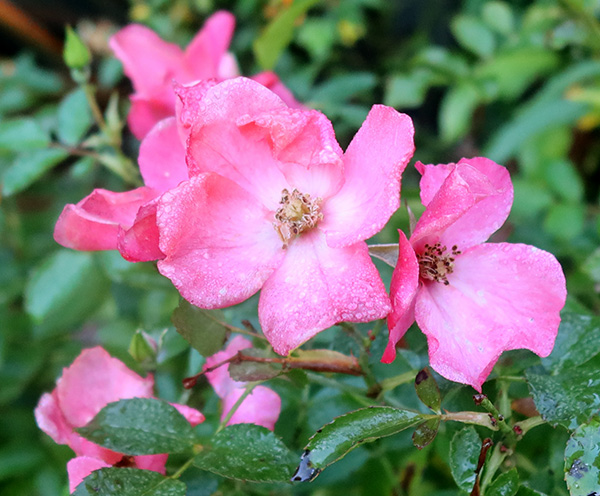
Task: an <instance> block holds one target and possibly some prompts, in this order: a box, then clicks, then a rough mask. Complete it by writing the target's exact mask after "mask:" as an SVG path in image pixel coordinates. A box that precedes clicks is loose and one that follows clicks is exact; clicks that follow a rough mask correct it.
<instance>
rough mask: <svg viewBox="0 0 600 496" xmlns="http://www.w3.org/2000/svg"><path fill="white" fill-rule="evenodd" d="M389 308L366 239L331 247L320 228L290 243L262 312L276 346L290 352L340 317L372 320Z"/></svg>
mask: <svg viewBox="0 0 600 496" xmlns="http://www.w3.org/2000/svg"><path fill="white" fill-rule="evenodd" d="M389 310H390V302H389V298H388V296H387V294H386V291H385V287H384V285H383V282H382V281H381V278H380V277H379V273H378V272H377V269H376V268H375V266H374V265H373V262H372V261H371V259H370V257H369V253H368V249H367V245H366V243H356V244H354V245H351V246H348V247H344V248H330V247H329V246H328V245H327V243H326V242H325V236H324V234H323V233H321V232H320V231H319V230H318V228H317V229H313V230H312V231H309V232H305V233H303V234H302V235H301V236H300V237H298V238H297V239H294V240H293V241H292V242H291V243H290V245H289V246H288V248H287V253H286V256H285V259H284V261H283V263H282V264H281V266H280V267H279V268H278V269H277V270H276V271H275V273H274V274H273V275H272V276H271V277H270V278H269V279H268V280H267V281H266V282H265V284H264V286H263V288H262V291H261V295H260V301H259V306H258V315H259V320H260V323H261V326H262V329H263V332H264V333H265V336H266V337H267V339H268V340H269V342H270V343H271V345H272V346H273V349H274V350H275V351H276V352H277V353H279V354H280V355H287V354H288V353H289V352H290V351H291V350H293V349H294V348H297V347H298V346H300V345H301V344H302V343H304V342H305V341H307V340H308V339H310V338H312V337H313V336H314V335H315V334H317V333H319V332H320V331H322V330H324V329H327V328H328V327H330V326H332V325H334V324H336V323H338V322H343V321H348V322H370V321H372V320H375V319H380V318H383V317H385V316H386V315H387V314H388V312H389Z"/></svg>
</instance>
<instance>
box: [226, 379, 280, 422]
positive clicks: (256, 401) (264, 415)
mask: <svg viewBox="0 0 600 496" xmlns="http://www.w3.org/2000/svg"><path fill="white" fill-rule="evenodd" d="M242 394H244V388H238V389H234V390H232V391H231V392H230V393H229V394H228V395H227V396H226V397H225V399H224V401H223V413H222V415H221V420H223V419H224V418H225V417H226V416H227V414H228V413H229V410H231V408H232V407H233V406H234V405H235V404H236V402H237V400H238V399H239V398H240V396H242ZM280 413H281V398H280V397H279V395H278V394H277V393H276V392H275V391H273V390H271V389H269V388H267V387H265V386H256V387H255V388H254V389H253V390H252V392H251V393H250V394H249V395H248V396H247V397H246V398H245V399H244V401H243V402H242V404H241V405H240V406H239V407H238V409H237V410H236V411H235V413H234V414H233V415H232V417H231V419H229V422H227V425H233V424H256V425H262V426H263V427H266V428H267V429H269V430H273V429H275V423H276V422H277V419H278V418H279V414H280Z"/></svg>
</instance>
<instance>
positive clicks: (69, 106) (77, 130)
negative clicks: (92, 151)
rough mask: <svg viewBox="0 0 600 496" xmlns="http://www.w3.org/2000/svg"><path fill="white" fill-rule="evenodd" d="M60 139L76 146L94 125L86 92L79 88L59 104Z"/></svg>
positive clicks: (58, 129) (58, 131)
mask: <svg viewBox="0 0 600 496" xmlns="http://www.w3.org/2000/svg"><path fill="white" fill-rule="evenodd" d="M57 117H58V127H57V135H58V139H59V140H60V141H62V142H63V143H65V144H66V145H71V146H75V145H77V144H78V143H79V142H80V141H81V140H82V138H83V137H84V136H85V133H86V132H87V131H88V129H89V128H90V126H91V125H92V122H93V119H92V112H91V110H90V106H89V105H88V101H87V98H86V96H85V92H84V91H83V89H82V88H78V89H76V90H75V91H72V92H71V93H69V94H68V95H67V96H65V97H64V98H63V99H62V101H61V102H60V105H59V106H58V116H57Z"/></svg>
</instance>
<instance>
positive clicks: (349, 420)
mask: <svg viewBox="0 0 600 496" xmlns="http://www.w3.org/2000/svg"><path fill="white" fill-rule="evenodd" d="M423 419H424V417H423V416H422V415H420V414H418V413H415V412H411V411H408V410H401V409H399V408H392V407H389V406H376V407H369V408H361V409H360V410H355V411H353V412H350V413H347V414H346V415H342V416H340V417H337V418H336V419H334V420H333V421H332V422H330V423H329V424H326V425H324V426H323V427H322V428H321V429H319V430H318V431H317V432H316V433H315V434H314V435H313V436H312V437H311V438H310V440H309V441H308V444H307V445H306V447H305V448H304V454H303V455H302V458H301V461H300V465H299V466H298V469H297V470H296V474H295V476H294V479H293V480H298V481H305V480H312V479H314V478H315V477H316V476H317V475H318V474H319V473H320V472H321V471H322V470H323V469H324V468H326V467H328V466H329V465H331V464H332V463H334V462H336V461H337V460H339V459H340V458H343V457H344V456H346V454H348V453H349V452H350V451H352V450H353V449H354V448H356V447H357V446H359V445H360V444H363V443H368V442H372V441H375V440H377V439H379V438H380V437H385V436H391V435H393V434H396V433H398V432H400V431H403V430H405V429H408V428H409V427H412V426H414V425H416V424H418V423H420V422H422V421H423Z"/></svg>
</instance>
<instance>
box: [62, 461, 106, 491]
mask: <svg viewBox="0 0 600 496" xmlns="http://www.w3.org/2000/svg"><path fill="white" fill-rule="evenodd" d="M111 466H112V465H110V464H108V463H106V462H104V461H102V460H99V459H98V458H92V457H91V456H78V457H76V458H71V459H70V460H69V461H68V462H67V473H68V474H69V492H70V493H71V494H72V493H74V492H75V489H76V488H77V486H78V485H79V484H81V483H82V482H83V479H85V478H86V477H87V476H88V475H90V474H91V473H92V472H93V471H95V470H100V469H101V468H108V467H111Z"/></svg>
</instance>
